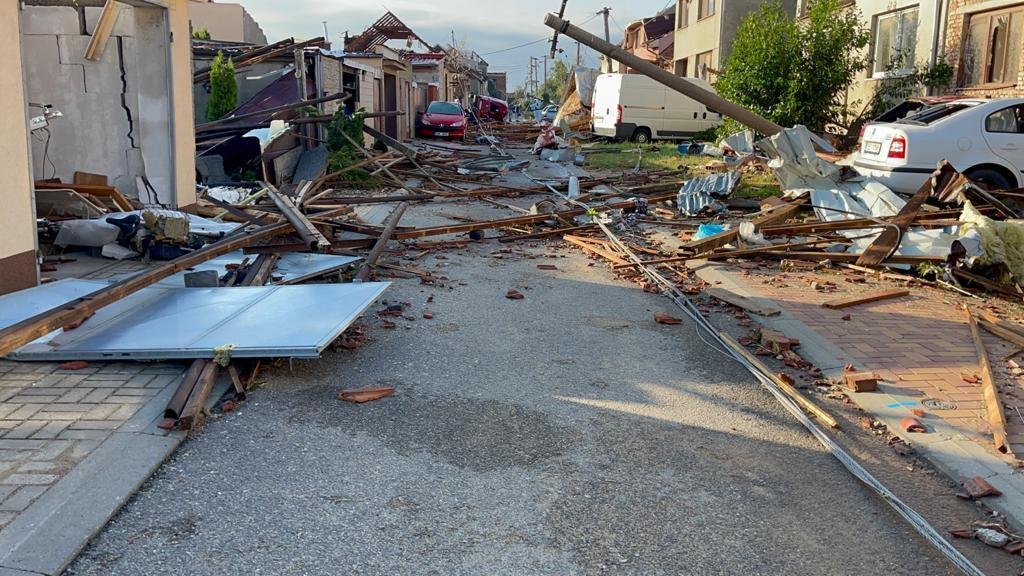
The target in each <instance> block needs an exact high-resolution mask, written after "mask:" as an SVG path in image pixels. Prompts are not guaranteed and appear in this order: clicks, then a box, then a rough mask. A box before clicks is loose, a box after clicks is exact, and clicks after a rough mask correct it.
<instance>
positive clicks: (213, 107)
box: [206, 51, 238, 122]
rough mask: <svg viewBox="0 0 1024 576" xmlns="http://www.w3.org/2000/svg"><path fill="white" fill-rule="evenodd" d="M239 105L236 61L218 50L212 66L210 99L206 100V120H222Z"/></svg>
mask: <svg viewBox="0 0 1024 576" xmlns="http://www.w3.org/2000/svg"><path fill="white" fill-rule="evenodd" d="M237 105H238V84H237V82H236V81H235V63H234V62H232V61H231V58H225V57H224V53H223V52H220V51H218V52H217V57H216V58H214V59H213V64H212V65H211V66H210V99H209V100H207V102H206V120H207V121H208V122H213V121H214V120H220V119H221V118H223V117H224V116H225V115H226V114H227V113H228V112H231V111H232V110H234V109H235V106H237Z"/></svg>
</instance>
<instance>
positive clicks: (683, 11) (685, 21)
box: [676, 0, 690, 28]
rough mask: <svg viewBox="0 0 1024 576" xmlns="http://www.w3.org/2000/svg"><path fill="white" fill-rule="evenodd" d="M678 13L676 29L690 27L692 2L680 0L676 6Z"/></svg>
mask: <svg viewBox="0 0 1024 576" xmlns="http://www.w3.org/2000/svg"><path fill="white" fill-rule="evenodd" d="M676 12H678V13H679V14H678V16H679V21H678V22H677V23H676V28H686V27H687V26H689V25H690V0H679V2H678V4H677V5H676Z"/></svg>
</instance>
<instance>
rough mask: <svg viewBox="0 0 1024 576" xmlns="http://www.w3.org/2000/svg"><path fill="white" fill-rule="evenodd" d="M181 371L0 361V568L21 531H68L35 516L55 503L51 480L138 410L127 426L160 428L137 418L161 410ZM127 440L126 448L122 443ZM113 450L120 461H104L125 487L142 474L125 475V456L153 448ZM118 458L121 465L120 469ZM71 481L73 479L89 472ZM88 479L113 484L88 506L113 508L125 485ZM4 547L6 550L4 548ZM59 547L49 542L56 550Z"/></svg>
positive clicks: (67, 472)
mask: <svg viewBox="0 0 1024 576" xmlns="http://www.w3.org/2000/svg"><path fill="white" fill-rule="evenodd" d="M181 373H182V368H181V367H180V366H177V365H169V364H153V365H145V364H119V363H110V364H102V363H100V364H91V365H89V366H88V367H86V368H83V369H81V370H62V369H60V367H59V365H57V364H52V363H44V364H35V363H16V362H8V361H0V572H2V570H3V569H11V568H18V567H19V566H16V565H15V564H17V562H12V561H11V558H10V554H9V553H11V552H16V550H15V547H17V546H21V545H24V544H25V543H26V542H27V541H28V540H30V539H31V538H27V536H29V532H32V531H37V532H38V531H39V529H40V528H43V530H42V531H41V532H39V535H40V536H41V537H42V538H43V539H44V540H45V539H46V538H50V537H52V538H53V541H54V542H55V543H56V542H58V541H60V540H61V537H64V538H71V537H73V535H74V534H75V531H74V530H73V529H69V530H68V532H67V533H66V534H61V535H59V536H58V535H53V534H50V535H48V534H46V533H45V532H46V530H45V527H44V526H45V523H46V521H47V520H48V517H47V515H46V514H43V515H40V512H39V510H40V509H46V510H47V511H48V512H47V514H52V512H53V510H57V509H59V508H60V507H61V506H63V504H64V502H63V499H64V496H61V495H59V494H57V492H59V488H58V486H60V485H61V483H62V482H63V481H65V480H68V479H69V476H73V475H74V474H73V473H74V471H75V470H76V468H78V467H80V466H81V465H82V464H83V463H84V462H86V461H87V460H88V459H89V458H90V457H91V456H95V455H96V454H97V453H98V452H99V451H100V449H101V447H102V446H104V445H106V444H107V443H108V442H109V441H111V440H112V438H113V436H114V435H115V433H117V432H119V431H121V432H125V431H126V427H127V425H128V423H130V422H132V421H133V418H140V417H141V420H143V421H141V422H139V423H138V425H136V426H134V427H132V428H131V430H132V431H137V432H141V433H147V434H158V435H164V433H162V432H157V431H155V430H150V429H149V427H148V426H147V422H145V420H148V419H150V416H151V415H154V414H156V415H158V413H159V412H162V410H163V406H164V405H166V396H167V394H168V393H171V392H173V389H174V388H175V386H176V384H177V382H178V380H179V379H180V377H181ZM175 445H176V443H175ZM164 446H165V443H164V442H159V443H158V445H157V447H156V450H157V452H159V451H161V450H163V449H164ZM127 447H128V448H129V449H131V448H130V443H129V445H127ZM114 456H116V457H117V458H118V459H119V460H120V461H119V462H114V461H112V462H108V465H109V466H110V471H111V472H114V473H121V474H124V475H127V476H126V477H125V478H123V479H124V480H127V481H128V484H127V485H128V486H132V485H134V484H137V483H139V482H141V480H144V479H145V478H144V477H143V478H141V479H139V478H134V477H132V474H133V470H132V467H131V465H130V462H131V461H132V460H133V459H134V458H138V457H142V458H143V459H147V457H149V456H153V457H155V454H154V455H149V454H114ZM164 456H165V455H164V454H160V455H159V459H160V460H161V461H162V459H163V457H164ZM122 463H124V467H123V468H120V465H121V464H122ZM81 475H82V473H79V476H81ZM90 475H91V474H90ZM146 476H148V473H147V474H146ZM71 480H72V481H73V482H75V483H76V484H77V483H78V482H81V481H82V480H84V481H86V482H88V481H89V480H90V479H89V478H80V479H77V480H75V479H74V478H72V479H71ZM95 483H96V484H97V486H94V487H93V488H97V489H99V490H100V491H101V492H100V493H101V494H102V491H103V490H113V491H115V492H111V493H108V494H105V495H103V497H102V498H101V500H102V502H101V505H100V506H99V507H98V508H96V509H94V511H95V512H98V513H99V514H100V516H101V519H102V520H103V521H105V520H106V517H107V516H109V514H111V513H112V512H113V511H114V510H116V508H114V509H113V510H111V509H110V506H111V505H113V504H114V503H115V502H118V501H123V500H124V499H125V498H127V496H129V495H130V494H131V492H128V493H125V494H120V493H116V490H117V489H118V485H119V484H118V482H117V481H116V480H115V481H114V482H112V483H109V484H108V483H107V482H106V481H103V480H102V479H101V478H96V479H95ZM74 492H76V493H75V494H69V495H70V496H71V497H72V498H73V499H76V500H78V499H88V495H89V493H90V492H89V489H84V490H83V489H82V488H81V487H80V486H79V487H78V488H76V490H74ZM48 494H49V495H50V497H48V496H47V495H48ZM104 502H109V504H105V505H104V504H103V503H104ZM78 503H79V504H83V502H78ZM87 515H88V514H86V516H87ZM80 519H82V520H84V519H85V518H84V517H83V518H80ZM100 526H102V524H100ZM93 530H94V529H90V530H87V531H85V532H84V533H82V534H81V536H82V538H84V539H82V541H81V542H79V543H78V544H77V545H73V544H72V546H71V547H72V548H74V552H77V549H78V548H80V547H81V546H82V545H84V544H85V541H86V540H87V539H88V537H89V536H91V534H92V531H93ZM61 531H62V532H63V528H62V530H61ZM7 546H10V547H11V549H9V550H8V549H5V547H7ZM59 548H60V546H56V547H55V549H54V554H56V555H58V556H59V555H60V550H59ZM67 560H70V558H66V559H63V561H58V560H56V559H55V561H56V562H57V564H62V563H66V561H67ZM40 567H41V568H44V570H38V571H42V572H44V573H48V571H47V570H45V566H43V565H40ZM33 571H37V569H36V568H33Z"/></svg>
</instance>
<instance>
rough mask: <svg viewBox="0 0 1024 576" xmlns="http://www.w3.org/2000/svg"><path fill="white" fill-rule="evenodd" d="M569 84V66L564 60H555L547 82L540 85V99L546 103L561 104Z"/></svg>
mask: <svg viewBox="0 0 1024 576" xmlns="http://www.w3.org/2000/svg"><path fill="white" fill-rule="evenodd" d="M568 84H569V66H568V65H567V64H566V63H565V60H555V63H554V66H552V68H551V71H550V72H549V73H548V78H547V80H545V81H544V84H542V85H541V98H543V99H544V100H545V101H546V102H555V103H558V102H561V101H562V97H563V96H565V89H566V87H568Z"/></svg>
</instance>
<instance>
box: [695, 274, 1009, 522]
mask: <svg viewBox="0 0 1024 576" xmlns="http://www.w3.org/2000/svg"><path fill="white" fill-rule="evenodd" d="M696 268H697V273H698V275H699V276H700V277H701V278H703V279H704V280H706V281H708V282H710V283H713V284H719V285H720V286H721V287H724V288H727V289H729V290H731V291H733V292H736V293H739V294H742V295H745V296H748V297H751V298H754V299H764V300H770V301H772V302H774V303H775V304H777V305H778V306H780V307H781V308H782V309H783V311H784V312H783V314H782V315H781V316H778V317H774V318H762V317H757V316H755V317H754V318H755V319H756V321H757V322H759V323H761V324H763V325H765V326H768V327H771V328H775V329H779V330H782V331H784V332H785V333H786V334H787V335H789V336H791V337H794V338H797V339H799V340H800V341H801V347H800V348H799V349H798V352H800V354H801V355H802V356H804V357H805V358H806V359H807V360H809V361H811V362H813V363H815V365H816V366H817V367H818V368H820V369H821V370H822V371H823V372H824V373H825V375H826V376H827V377H830V378H833V379H841V378H842V373H843V368H844V366H845V365H847V364H853V365H854V366H855V367H856V368H857V369H858V370H865V371H871V372H875V373H877V374H878V375H879V376H880V377H881V378H882V379H883V380H884V381H885V382H884V384H882V385H881V386H880V390H879V392H875V393H861V394H854V393H850V394H849V395H850V397H851V398H852V399H853V400H854V401H855V402H856V403H857V405H859V406H860V407H861V408H864V409H866V410H868V411H869V412H871V413H872V414H873V415H874V416H875V417H876V418H879V419H881V420H882V421H883V422H885V423H886V424H887V426H888V427H889V429H890V430H891V431H892V432H894V433H896V434H898V435H900V436H901V437H902V438H904V439H905V440H907V441H908V442H909V443H911V444H912V445H914V446H916V447H918V449H919V451H921V452H922V453H923V455H925V456H926V457H928V458H929V459H930V460H931V461H932V462H933V463H934V464H936V465H937V466H939V467H940V468H941V469H943V470H944V471H945V472H946V473H948V474H950V475H951V476H953V477H954V478H955V479H958V480H965V479H967V478H969V477H971V476H975V475H980V476H983V477H985V478H987V479H988V480H989V481H990V482H992V484H994V485H996V486H997V487H999V488H1000V489H1001V490H1003V492H1004V493H1005V496H1004V497H1003V498H997V499H990V500H988V501H987V503H988V504H991V505H992V506H993V507H996V508H997V509H1000V510H1002V511H1004V512H1006V513H1007V514H1009V515H1010V516H1011V517H1012V518H1013V519H1014V520H1015V522H1016V523H1017V524H1018V525H1024V476H1022V475H1021V474H1019V473H1017V472H1016V470H1015V469H1014V467H1013V465H1015V464H1016V461H1015V460H1014V459H1013V458H1011V457H1007V456H1004V455H1001V454H999V453H998V452H996V450H995V448H994V446H993V442H992V436H991V432H990V428H989V425H988V422H987V420H986V417H985V404H984V398H983V396H982V392H981V386H980V384H979V383H978V382H977V381H975V378H974V376H977V375H978V374H979V365H978V357H977V353H976V351H975V347H974V343H973V340H972V338H971V333H970V329H969V328H968V326H967V318H966V315H965V313H964V312H963V311H962V308H961V306H962V305H963V304H965V303H967V304H970V305H971V306H979V305H985V304H987V303H986V302H983V301H981V300H972V299H968V298H964V297H960V296H958V295H955V294H951V293H949V292H946V291H942V290H938V289H933V288H929V287H915V288H912V289H911V294H910V295H909V296H905V297H901V298H897V299H893V300H884V301H879V302H875V303H871V304H864V305H859V306H855V307H851V308H846V309H841V310H832V309H828V308H824V307H822V306H821V304H822V302H824V301H826V300H829V299H835V298H839V297H848V296H854V295H857V294H861V293H866V292H872V291H878V290H881V289H887V288H894V287H898V286H899V285H898V284H897V283H896V282H894V281H891V280H881V279H875V278H870V277H869V278H865V276H863V275H861V274H856V273H851V272H846V271H843V270H842V269H833V270H817V271H792V272H783V271H780V269H779V267H778V264H777V263H765V264H764V265H759V264H757V263H753V262H741V263H737V264H703V265H699V266H697V267H696ZM812 282H815V283H817V286H818V287H824V286H827V285H828V283H829V282H831V283H833V284H834V285H835V290H822V289H818V288H815V287H814V286H812ZM844 318H845V319H844ZM982 334H983V338H984V341H985V346H986V349H987V351H988V353H989V362H990V363H991V365H992V368H993V372H994V373H995V376H996V379H997V386H998V387H999V389H1000V390H999V391H1000V400H1001V401H1002V402H1003V404H1004V411H1005V414H1006V419H1007V424H1008V426H1007V432H1008V435H1009V442H1010V445H1011V448H1012V449H1013V451H1014V453H1015V454H1024V418H1021V417H1019V416H1018V414H1017V411H1016V409H1015V408H1019V409H1020V410H1021V412H1022V413H1024V378H1022V376H1021V375H1022V374H1024V371H1022V370H1020V369H1018V368H1016V367H1015V366H1014V365H1013V364H1011V363H1010V361H1008V360H1007V358H1008V357H1009V356H1010V355H1011V354H1013V353H1014V352H1017V350H1016V349H1015V348H1013V347H1012V346H1010V345H1008V344H1007V343H1006V342H1005V341H1003V340H1001V339H999V338H997V337H995V336H992V335H991V334H988V333H987V332H984V331H982ZM1021 362H1022V364H1024V361H1021ZM912 409H919V410H924V411H925V413H926V415H925V417H924V418H921V421H922V423H923V424H924V425H925V426H926V428H927V430H928V432H927V433H924V434H920V433H914V434H909V433H904V432H903V431H902V430H900V429H899V420H900V419H902V418H904V417H907V416H912V415H913V414H912V413H911V410H912Z"/></svg>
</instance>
